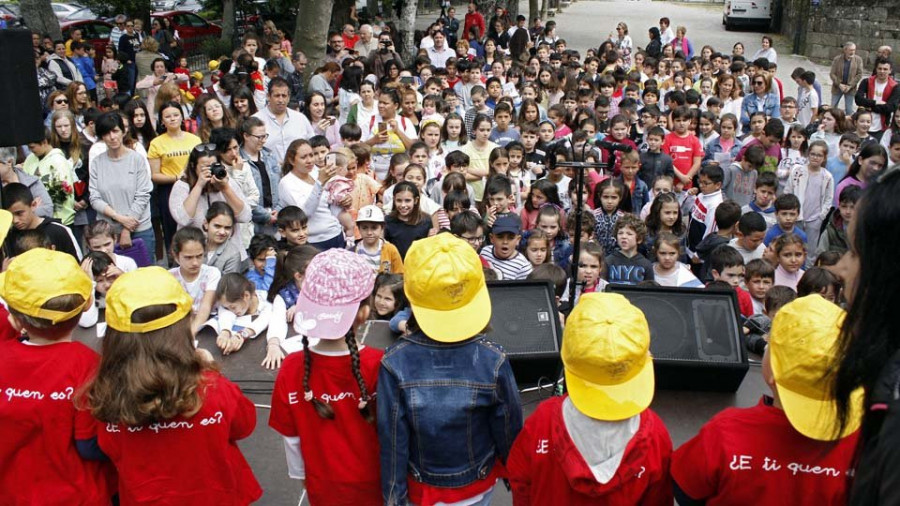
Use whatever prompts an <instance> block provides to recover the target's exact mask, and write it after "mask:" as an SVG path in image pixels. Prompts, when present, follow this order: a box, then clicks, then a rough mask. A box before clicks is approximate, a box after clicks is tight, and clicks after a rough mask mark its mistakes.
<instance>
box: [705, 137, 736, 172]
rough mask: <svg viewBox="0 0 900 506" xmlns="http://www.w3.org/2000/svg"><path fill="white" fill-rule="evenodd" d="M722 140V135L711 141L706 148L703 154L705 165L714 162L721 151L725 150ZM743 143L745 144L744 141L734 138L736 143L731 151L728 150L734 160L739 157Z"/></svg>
mask: <svg viewBox="0 0 900 506" xmlns="http://www.w3.org/2000/svg"><path fill="white" fill-rule="evenodd" d="M721 140H722V138H721V137H717V138H716V140H714V141H712V142H710V143H709V144H708V145H707V146H706V150H705V153H704V155H703V164H704V165H706V164H709V163H710V162H714V161H715V160H716V155H718V154H719V153H724V152H725V150H724V149H723V148H722V143H721ZM743 145H744V143H743V142H741V140H740V139H735V140H734V145H733V146H732V147H731V151H729V152H728V153H729V154H730V155H731V160H732V161H734V159H735V158H737V155H738V153H739V152H740V151H741V147H742V146H743ZM722 168H725V166H723V167H722Z"/></svg>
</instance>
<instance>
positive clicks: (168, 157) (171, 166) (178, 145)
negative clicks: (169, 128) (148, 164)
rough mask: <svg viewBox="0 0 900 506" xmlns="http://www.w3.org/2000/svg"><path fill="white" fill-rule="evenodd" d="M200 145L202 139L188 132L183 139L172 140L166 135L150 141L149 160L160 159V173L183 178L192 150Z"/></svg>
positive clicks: (183, 135)
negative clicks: (182, 174)
mask: <svg viewBox="0 0 900 506" xmlns="http://www.w3.org/2000/svg"><path fill="white" fill-rule="evenodd" d="M198 144H200V137H197V136H196V135H194V134H192V133H188V132H183V133H182V134H181V138H179V139H175V138H172V137H171V136H170V135H169V134H167V133H164V134H162V135H160V136H158V137H156V138H155V139H153V140H152V141H150V149H149V150H147V158H149V159H151V160H153V159H154V158H158V159H160V162H161V163H160V172H161V173H163V174H166V175H168V176H175V177H179V176H181V173H182V172H184V167H185V166H186V165H187V161H188V157H189V156H190V155H191V150H192V149H194V147H195V146H197V145H198Z"/></svg>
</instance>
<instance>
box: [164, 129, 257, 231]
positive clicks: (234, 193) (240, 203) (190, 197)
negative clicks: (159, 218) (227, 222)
mask: <svg viewBox="0 0 900 506" xmlns="http://www.w3.org/2000/svg"><path fill="white" fill-rule="evenodd" d="M213 202H225V203H227V204H228V205H229V206H231V209H232V211H234V216H235V218H236V221H237V222H238V223H248V222H249V221H250V206H249V205H248V204H247V203H246V202H245V197H244V193H243V192H242V191H241V189H240V187H239V186H238V184H237V183H236V182H235V181H234V180H233V179H231V178H229V177H228V171H227V170H226V169H225V165H223V164H222V159H221V158H220V156H219V152H218V151H217V150H216V145H215V144H200V145H198V146H196V147H195V148H194V149H192V150H191V154H190V155H189V156H188V162H187V166H186V167H185V168H184V173H183V174H182V175H181V178H179V179H178V181H176V182H175V184H174V185H173V186H172V193H171V194H170V195H169V211H170V212H171V213H172V217H173V218H175V222H176V223H178V228H182V227H187V226H193V227H197V228H201V229H202V228H203V222H204V220H205V219H206V211H207V210H209V206H210V204H212V203H213Z"/></svg>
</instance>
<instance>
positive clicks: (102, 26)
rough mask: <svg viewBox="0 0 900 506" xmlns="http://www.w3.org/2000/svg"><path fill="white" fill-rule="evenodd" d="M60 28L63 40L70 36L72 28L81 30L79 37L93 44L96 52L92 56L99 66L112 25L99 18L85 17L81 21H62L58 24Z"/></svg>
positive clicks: (98, 66)
mask: <svg viewBox="0 0 900 506" xmlns="http://www.w3.org/2000/svg"><path fill="white" fill-rule="evenodd" d="M59 27H60V29H61V30H62V35H63V39H64V40H68V39H69V38H70V37H71V36H72V30H74V29H76V28H78V29H79V30H81V37H82V38H83V39H84V40H85V41H86V42H89V43H90V44H91V45H92V46H94V50H95V51H96V52H97V54H96V57H95V58H94V64H95V65H96V66H97V68H100V64H101V63H102V62H103V55H105V54H106V46H107V45H109V35H110V33H112V29H113V25H111V24H109V23H107V22H106V21H100V20H99V19H85V20H81V21H63V22H62V23H60V24H59Z"/></svg>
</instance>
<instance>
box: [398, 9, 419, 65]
mask: <svg viewBox="0 0 900 506" xmlns="http://www.w3.org/2000/svg"><path fill="white" fill-rule="evenodd" d="M402 1H403V4H402V5H401V7H400V37H401V43H400V56H402V57H403V61H404V63H407V64H412V62H413V60H414V59H415V57H416V41H415V38H416V9H417V7H418V3H417V2H416V0H402Z"/></svg>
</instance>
